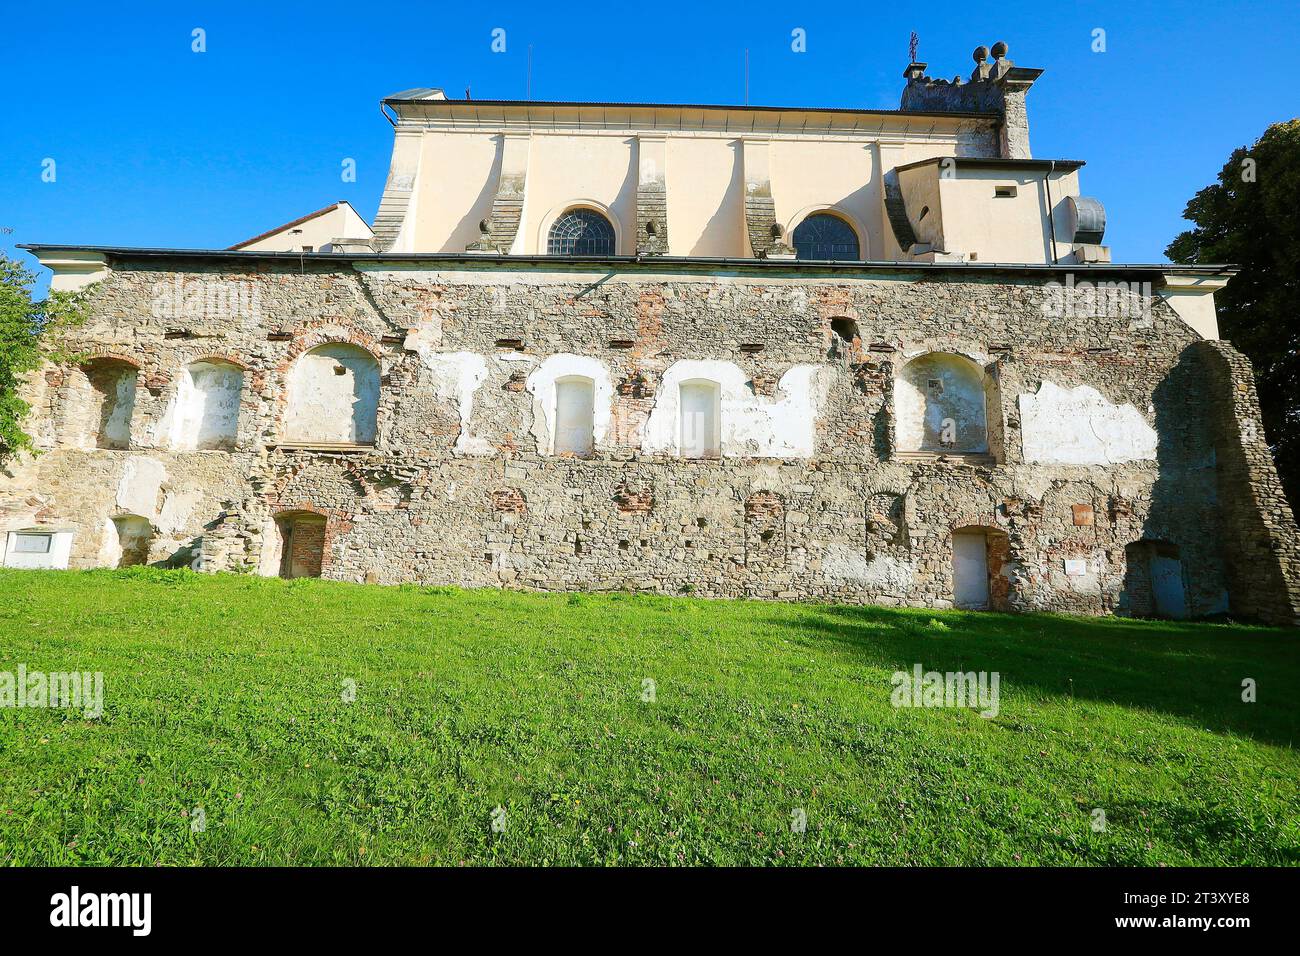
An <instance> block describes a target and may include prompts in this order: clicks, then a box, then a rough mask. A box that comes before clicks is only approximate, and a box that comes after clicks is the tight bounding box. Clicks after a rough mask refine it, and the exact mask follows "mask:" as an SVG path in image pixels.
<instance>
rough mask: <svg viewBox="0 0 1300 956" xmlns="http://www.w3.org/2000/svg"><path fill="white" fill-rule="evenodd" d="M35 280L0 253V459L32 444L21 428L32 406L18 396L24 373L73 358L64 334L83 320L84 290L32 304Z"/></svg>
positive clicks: (31, 273)
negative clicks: (45, 362)
mask: <svg viewBox="0 0 1300 956" xmlns="http://www.w3.org/2000/svg"><path fill="white" fill-rule="evenodd" d="M35 281H36V275H35V273H33V272H32V271H31V270H30V269H28V268H27V267H26V266H24V265H23V264H22V263H20V262H15V261H14V260H12V259H10V258H8V257H7V256H5V255H4V254H2V253H0V462H4V461H5V460H6V459H8V458H10V457H12V456H13V455H15V454H17V453H18V452H19V451H22V450H25V449H27V450H29V449H31V447H32V440H31V436H30V435H28V434H27V433H26V432H25V431H23V428H22V425H23V419H24V418H26V417H27V413H28V412H29V411H31V408H30V407H29V406H28V404H27V403H26V402H25V401H23V400H22V398H21V397H20V396H19V394H18V390H19V387H20V385H21V382H22V378H23V376H24V374H25V373H27V372H30V371H32V370H33V369H37V368H39V367H40V365H41V363H42V362H43V361H53V362H64V361H70V360H72V359H75V355H74V354H73V353H72V352H70V351H69V350H68V349H67V347H66V345H65V335H66V333H67V331H68V330H69V329H71V328H72V327H74V326H76V325H78V324H80V323H81V322H82V321H84V319H85V305H84V291H85V290H83V291H82V292H80V293H75V294H74V293H67V292H52V293H50V295H49V296H48V297H47V298H45V299H44V300H42V301H40V302H36V301H33V299H32V285H33V284H34V283H35Z"/></svg>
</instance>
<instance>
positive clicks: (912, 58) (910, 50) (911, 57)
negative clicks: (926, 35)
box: [907, 30, 921, 63]
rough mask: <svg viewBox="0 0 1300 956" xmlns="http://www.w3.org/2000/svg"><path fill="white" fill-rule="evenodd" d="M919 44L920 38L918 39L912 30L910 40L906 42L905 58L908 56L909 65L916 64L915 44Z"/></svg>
mask: <svg viewBox="0 0 1300 956" xmlns="http://www.w3.org/2000/svg"><path fill="white" fill-rule="evenodd" d="M920 42H921V38H920V37H918V36H917V35H916V31H915V30H913V31H912V39H911V40H909V41H908V42H907V56H908V62H909V63H915V62H916V46H917V44H918V43H920Z"/></svg>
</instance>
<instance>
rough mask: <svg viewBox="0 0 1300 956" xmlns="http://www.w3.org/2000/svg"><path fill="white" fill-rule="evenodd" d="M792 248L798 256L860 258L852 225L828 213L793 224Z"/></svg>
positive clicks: (805, 257)
mask: <svg viewBox="0 0 1300 956" xmlns="http://www.w3.org/2000/svg"><path fill="white" fill-rule="evenodd" d="M794 251H795V254H796V255H797V256H798V257H799V258H800V259H831V260H844V261H850V262H856V261H857V260H858V259H860V258H861V256H860V255H859V253H858V235H857V233H855V232H854V231H853V227H852V226H850V225H849V224H848V223H847V222H845V221H844V220H843V219H841V218H840V217H839V216H832V215H831V214H830V213H818V214H816V215H815V216H809V217H808V218H807V219H805V220H804V221H803V222H801V223H799V225H798V226H796V227H795V230H794Z"/></svg>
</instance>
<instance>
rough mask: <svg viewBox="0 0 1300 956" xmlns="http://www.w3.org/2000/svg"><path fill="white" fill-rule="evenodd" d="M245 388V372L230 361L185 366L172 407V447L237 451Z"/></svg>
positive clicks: (185, 449)
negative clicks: (236, 438)
mask: <svg viewBox="0 0 1300 956" xmlns="http://www.w3.org/2000/svg"><path fill="white" fill-rule="evenodd" d="M243 388H244V373H243V371H242V370H241V369H240V368H239V366H237V365H233V364H231V363H230V362H222V361H217V360H206V361H202V362H192V363H190V364H189V365H187V366H185V368H184V369H183V370H182V371H181V377H180V382H179V383H178V384H177V386H176V398H175V400H174V402H173V405H172V416H171V429H170V437H171V445H172V447H173V448H175V449H178V450H181V451H187V450H191V449H195V448H224V449H226V450H231V449H233V448H234V447H235V437H236V432H237V430H238V428H239V399H240V393H241V392H242V391H243Z"/></svg>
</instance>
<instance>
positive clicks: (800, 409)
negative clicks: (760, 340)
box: [641, 359, 829, 458]
mask: <svg viewBox="0 0 1300 956" xmlns="http://www.w3.org/2000/svg"><path fill="white" fill-rule="evenodd" d="M695 379H703V380H706V381H711V382H717V383H718V385H719V386H720V390H721V411H722V421H721V450H722V454H723V456H724V457H753V458H811V457H812V455H813V451H814V446H815V443H816V430H815V428H814V424H815V420H816V417H817V412H818V410H819V409H820V407H821V404H822V402H823V401H824V400H825V398H826V390H827V387H828V385H829V382H828V377H827V375H826V368H825V366H821V365H795V366H793V367H792V368H790V370H789V371H787V372H786V373H785V374H784V375H782V376H781V381H780V382H779V383H778V384H777V391H778V395H779V396H780V397H778V398H777V399H769V398H765V397H763V396H761V395H755V394H754V393H753V391H751V390H750V388H749V386H748V385H747V384H746V383H747V382H748V381H749V376H748V375H746V374H745V373H744V372H743V371H742V370H741V369H740V367H739V366H738V365H736V364H735V363H734V362H716V361H702V360H695V359H684V360H682V361H679V362H674V363H673V364H672V365H670V366H669V367H668V370H667V371H666V372H664V376H663V380H662V381H661V383H660V385H659V390H658V393H657V394H656V396H655V404H654V409H653V410H652V411H651V413H650V418H649V420H648V421H647V422H646V425H645V433H644V436H643V438H642V443H641V448H642V451H644V452H646V453H647V454H652V453H654V452H667V453H670V454H680V453H681V438H682V436H681V435H680V430H681V428H680V426H681V415H680V405H679V400H680V386H681V384H682V383H683V382H689V381H692V380H695Z"/></svg>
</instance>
